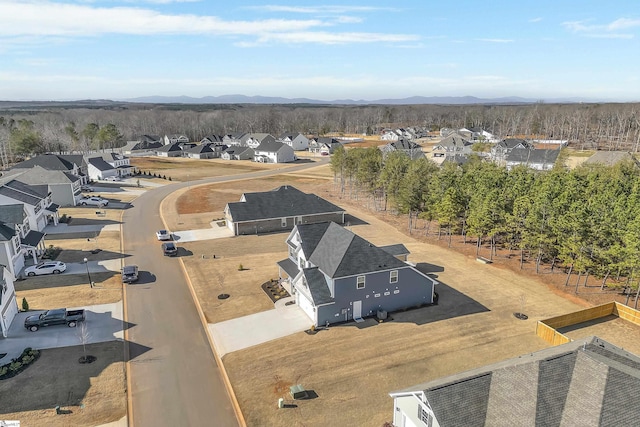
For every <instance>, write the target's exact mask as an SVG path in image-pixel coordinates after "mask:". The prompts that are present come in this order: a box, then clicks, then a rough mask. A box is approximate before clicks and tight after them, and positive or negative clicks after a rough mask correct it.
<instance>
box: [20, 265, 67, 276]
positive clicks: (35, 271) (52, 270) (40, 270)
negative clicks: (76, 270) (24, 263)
mask: <svg viewBox="0 0 640 427" xmlns="http://www.w3.org/2000/svg"><path fill="white" fill-rule="evenodd" d="M66 269H67V265H66V264H65V263H64V262H62V261H47V262H41V263H39V264H36V265H32V266H30V267H27V268H25V269H24V274H26V275H27V276H40V275H42V274H59V273H62V272H63V271H65V270H66Z"/></svg>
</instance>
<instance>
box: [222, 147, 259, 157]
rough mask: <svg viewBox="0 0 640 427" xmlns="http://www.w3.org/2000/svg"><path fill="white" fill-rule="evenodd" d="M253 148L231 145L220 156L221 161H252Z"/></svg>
mask: <svg viewBox="0 0 640 427" xmlns="http://www.w3.org/2000/svg"><path fill="white" fill-rule="evenodd" d="M253 154H254V151H253V148H251V147H243V146H241V145H231V146H229V147H227V149H226V150H224V151H223V152H222V153H221V154H220V158H222V159H223V160H253Z"/></svg>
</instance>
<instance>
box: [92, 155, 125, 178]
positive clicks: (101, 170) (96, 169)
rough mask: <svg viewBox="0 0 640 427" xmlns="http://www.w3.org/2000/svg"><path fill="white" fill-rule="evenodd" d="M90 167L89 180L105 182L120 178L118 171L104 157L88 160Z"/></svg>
mask: <svg viewBox="0 0 640 427" xmlns="http://www.w3.org/2000/svg"><path fill="white" fill-rule="evenodd" d="M87 164H88V165H89V178H91V179H93V180H103V179H107V178H109V177H112V176H118V170H117V169H116V168H114V167H113V166H112V165H110V164H109V163H107V162H106V161H105V160H104V159H103V158H102V157H90V158H89V159H88V160H87Z"/></svg>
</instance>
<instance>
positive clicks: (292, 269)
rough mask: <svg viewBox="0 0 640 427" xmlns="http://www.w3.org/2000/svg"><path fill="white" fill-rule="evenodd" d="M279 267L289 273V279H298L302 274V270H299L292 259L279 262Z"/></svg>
mask: <svg viewBox="0 0 640 427" xmlns="http://www.w3.org/2000/svg"><path fill="white" fill-rule="evenodd" d="M278 265H279V266H280V268H282V269H283V270H284V272H285V273H287V275H288V276H289V277H296V276H297V275H298V273H299V272H300V270H299V269H298V265H297V264H296V263H295V262H293V261H291V259H290V258H285V259H283V260H282V261H278Z"/></svg>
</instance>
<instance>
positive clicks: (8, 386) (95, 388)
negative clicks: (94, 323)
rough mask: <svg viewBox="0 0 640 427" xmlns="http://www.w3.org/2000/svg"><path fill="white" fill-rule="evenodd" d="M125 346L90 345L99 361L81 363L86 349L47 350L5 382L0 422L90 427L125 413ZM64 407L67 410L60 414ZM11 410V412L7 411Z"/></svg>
mask: <svg viewBox="0 0 640 427" xmlns="http://www.w3.org/2000/svg"><path fill="white" fill-rule="evenodd" d="M123 351H124V348H123V343H122V342H120V341H111V342H107V343H99V344H89V345H87V346H86V354H87V355H92V356H95V357H97V360H96V361H95V362H93V363H90V364H80V363H78V358H79V357H81V356H83V355H84V352H83V348H82V346H75V347H65V348H55V349H49V350H42V353H41V356H40V359H38V360H37V361H36V362H35V363H34V364H33V365H31V366H29V367H28V368H27V369H26V370H25V371H23V372H22V373H20V374H19V375H18V376H16V377H13V378H10V379H7V380H3V381H0V402H2V404H1V405H0V414H1V416H0V419H4V420H20V422H21V424H20V425H21V426H22V427H30V426H52V427H53V426H91V425H99V424H105V423H109V422H112V421H116V420H119V419H120V418H122V417H124V416H125V414H126V394H125V392H124V390H125V379H124V371H123V364H122V361H123V354H124V353H123ZM57 405H59V406H60V408H61V409H62V410H63V411H64V412H65V413H64V414H62V415H56V411H55V409H54V408H55V407H56V406H57ZM7 408H11V409H10V410H11V412H7Z"/></svg>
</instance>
